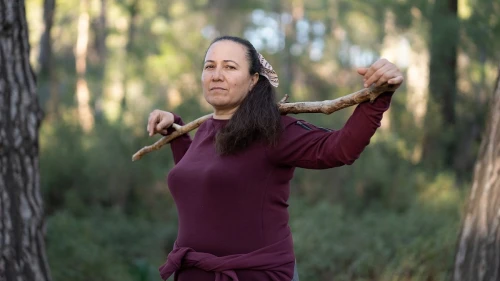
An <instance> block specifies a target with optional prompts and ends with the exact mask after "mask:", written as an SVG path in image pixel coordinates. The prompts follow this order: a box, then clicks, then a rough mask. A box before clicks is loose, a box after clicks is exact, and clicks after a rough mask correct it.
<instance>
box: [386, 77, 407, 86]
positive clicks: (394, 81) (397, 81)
mask: <svg viewBox="0 0 500 281" xmlns="http://www.w3.org/2000/svg"><path fill="white" fill-rule="evenodd" d="M403 80H404V77H403V75H399V76H396V77H394V78H391V79H389V81H387V83H389V84H401V83H403Z"/></svg>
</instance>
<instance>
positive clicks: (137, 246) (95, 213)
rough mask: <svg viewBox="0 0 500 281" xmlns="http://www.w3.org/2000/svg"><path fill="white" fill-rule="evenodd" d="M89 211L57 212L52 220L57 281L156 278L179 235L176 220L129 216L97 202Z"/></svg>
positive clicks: (51, 255) (49, 242) (50, 234)
mask: <svg viewBox="0 0 500 281" xmlns="http://www.w3.org/2000/svg"><path fill="white" fill-rule="evenodd" d="M87 211H88V214H87V215H86V216H85V217H79V216H75V215H72V214H71V213H69V212H65V211H62V212H58V213H56V214H54V215H52V216H51V217H50V218H49V220H48V225H49V227H48V233H47V249H48V258H49V263H50V265H51V268H52V274H53V278H54V280H55V281H58V280H61V281H63V280H75V281H79V280H81V281H84V280H103V281H114V280H116V281H118V280H120V281H124V280H125V281H152V280H158V271H157V268H158V266H159V265H161V264H162V263H163V262H164V257H165V256H166V255H165V253H166V252H167V250H168V248H169V247H171V245H172V241H173V239H175V235H176V229H175V222H170V223H168V222H158V221H157V222H153V221H148V220H144V219H140V218H131V217H126V216H124V215H123V214H121V213H120V212H117V211H114V210H108V211H104V210H101V209H97V208H94V209H92V210H87Z"/></svg>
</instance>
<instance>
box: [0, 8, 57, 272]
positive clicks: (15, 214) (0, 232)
mask: <svg viewBox="0 0 500 281" xmlns="http://www.w3.org/2000/svg"><path fill="white" fill-rule="evenodd" d="M29 53H30V46H29V40H28V27H27V22H26V13H25V5H24V1H23V0H0V281H4V280H9V281H10V280H36V281H45V280H50V273H49V268H48V263H47V259H46V253H45V242H44V236H45V226H44V213H43V203H42V197H41V194H40V193H41V192H40V179H39V165H38V129H39V126H40V122H41V119H42V111H41V108H40V105H39V102H38V97H37V92H36V82H35V75H34V72H33V69H32V67H31V65H30V61H29Z"/></svg>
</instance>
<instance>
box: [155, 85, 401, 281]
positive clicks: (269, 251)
mask: <svg viewBox="0 0 500 281" xmlns="http://www.w3.org/2000/svg"><path fill="white" fill-rule="evenodd" d="M391 96H392V93H384V94H382V95H380V96H379V97H378V98H377V100H375V102H374V103H369V102H366V103H362V104H360V105H358V106H357V107H356V109H355V110H354V112H353V114H352V115H351V117H350V118H349V120H348V121H347V122H346V124H345V125H344V127H343V128H342V129H340V130H327V129H323V128H319V127H316V126H314V125H312V124H309V123H308V122H306V121H303V120H298V119H295V118H293V117H290V116H282V117H281V123H282V126H283V133H282V134H281V136H280V140H279V143H278V145H277V146H275V147H271V146H268V145H266V144H264V143H262V142H255V143H253V144H251V145H250V146H249V147H248V148H247V149H245V150H244V151H241V152H239V153H237V154H235V155H230V156H220V155H218V154H217V153H216V151H215V144H214V139H215V135H216V133H217V132H218V130H219V129H220V128H222V127H223V126H224V125H225V124H227V122H229V121H228V120H217V119H213V118H210V119H208V120H207V121H205V122H204V123H203V124H202V125H201V126H200V127H199V129H198V131H197V132H196V135H195V137H194V138H193V139H192V140H191V138H190V136H189V135H187V134H186V135H183V136H181V137H179V138H177V139H175V140H173V141H172V142H171V149H172V152H173V157H174V161H175V164H176V165H175V166H174V168H173V169H172V170H171V171H170V173H169V174H168V186H169V189H170V192H171V194H172V196H173V198H174V200H175V203H176V206H177V209H178V215H179V226H178V236H177V241H176V245H175V247H174V250H173V251H172V253H170V255H169V257H168V259H167V262H166V263H165V265H163V266H162V267H160V273H161V275H162V278H163V279H166V278H168V276H169V275H170V274H172V273H173V272H175V273H176V277H175V280H178V281H190V280H197V281H214V280H239V281H251V280H275V281H290V280H292V274H293V268H294V255H293V243H292V239H291V233H290V228H289V225H288V218H289V215H288V209H287V207H288V203H287V201H288V197H289V193H290V180H291V179H292V176H293V172H294V169H295V168H296V167H301V168H307V169H327V168H333V167H337V166H342V165H350V164H352V163H353V162H354V161H355V160H356V159H357V158H358V157H359V155H360V153H361V152H362V151H363V150H364V148H365V147H366V146H367V145H368V144H369V142H370V138H371V137H372V136H373V134H374V133H375V131H376V129H377V128H378V127H380V121H381V119H382V115H383V113H384V112H385V111H386V110H387V109H388V108H389V105H390V100H391ZM175 123H177V124H183V123H182V120H181V119H180V117H179V116H177V115H175ZM266 265H267V266H266Z"/></svg>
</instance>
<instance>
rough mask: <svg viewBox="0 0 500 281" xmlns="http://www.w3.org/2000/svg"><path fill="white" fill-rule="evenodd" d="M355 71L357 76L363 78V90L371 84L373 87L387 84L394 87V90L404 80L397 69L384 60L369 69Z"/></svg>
mask: <svg viewBox="0 0 500 281" xmlns="http://www.w3.org/2000/svg"><path fill="white" fill-rule="evenodd" d="M357 71H358V73H359V75H361V76H363V81H364V87H365V88H368V87H370V86H371V85H372V84H373V83H375V86H380V85H382V84H384V83H386V82H387V83H389V84H393V85H395V88H394V89H397V88H399V86H401V84H402V83H403V80H404V78H403V74H402V73H401V71H400V70H399V68H398V67H397V66H396V65H394V64H393V63H391V62H390V61H388V60H386V59H379V60H377V61H376V62H374V63H373V64H372V65H371V66H370V67H368V68H366V67H360V68H358V69H357Z"/></svg>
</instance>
